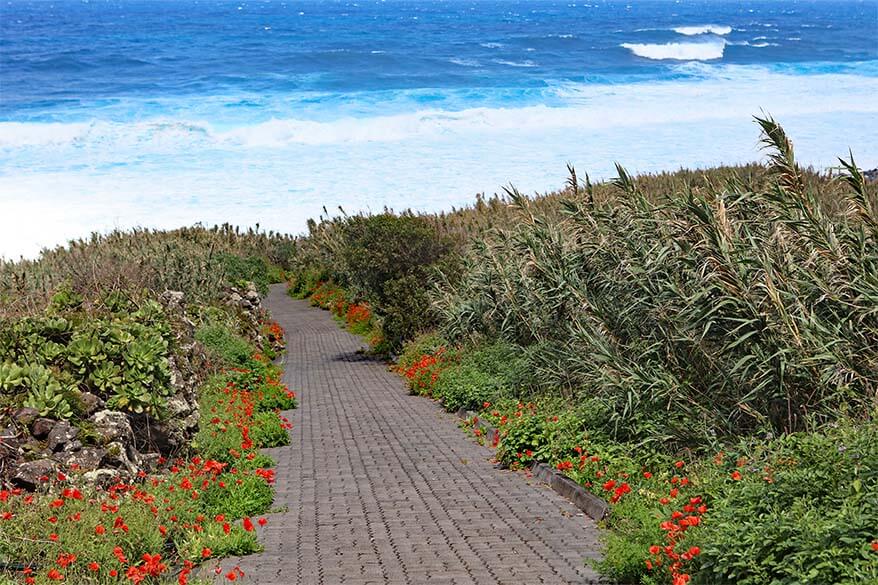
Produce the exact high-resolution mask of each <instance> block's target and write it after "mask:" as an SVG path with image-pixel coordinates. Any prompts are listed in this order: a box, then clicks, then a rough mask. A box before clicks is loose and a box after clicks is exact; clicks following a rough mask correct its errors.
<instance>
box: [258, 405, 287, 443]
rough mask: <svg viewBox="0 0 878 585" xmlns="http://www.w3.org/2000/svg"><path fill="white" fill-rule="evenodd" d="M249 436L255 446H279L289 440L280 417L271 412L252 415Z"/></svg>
mask: <svg viewBox="0 0 878 585" xmlns="http://www.w3.org/2000/svg"><path fill="white" fill-rule="evenodd" d="M250 438H251V439H253V443H254V444H255V445H256V446H257V447H280V446H282V445H288V444H289V442H290V437H289V435H288V434H287V431H286V430H285V429H284V428H283V426H282V424H281V420H280V418H278V416H277V414H275V413H273V412H259V413H256V414H255V415H254V416H253V425H252V426H251V427H250Z"/></svg>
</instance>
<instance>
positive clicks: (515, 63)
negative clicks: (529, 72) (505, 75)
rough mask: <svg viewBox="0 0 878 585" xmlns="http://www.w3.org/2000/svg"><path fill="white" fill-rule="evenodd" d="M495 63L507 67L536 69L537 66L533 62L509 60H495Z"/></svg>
mask: <svg viewBox="0 0 878 585" xmlns="http://www.w3.org/2000/svg"><path fill="white" fill-rule="evenodd" d="M493 62H494V63H496V64H498V65H506V66H507V67H536V66H537V64H536V63H534V62H533V61H531V60H529V59H528V60H527V61H509V60H507V59H493Z"/></svg>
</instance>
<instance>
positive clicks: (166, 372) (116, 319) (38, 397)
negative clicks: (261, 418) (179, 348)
mask: <svg viewBox="0 0 878 585" xmlns="http://www.w3.org/2000/svg"><path fill="white" fill-rule="evenodd" d="M70 298H71V297H70V292H69V290H67V289H62V290H61V291H59V293H58V294H56V296H55V297H54V298H53V301H52V303H51V304H50V305H49V307H47V308H46V309H45V310H44V311H42V312H41V313H40V314H36V315H33V316H28V317H22V318H17V319H8V320H7V321H6V323H5V324H4V326H3V327H2V328H0V363H2V366H0V391H2V392H3V393H4V394H7V395H11V396H16V397H18V399H19V400H21V401H22V404H25V405H27V406H30V407H33V408H36V409H37V410H38V411H40V413H41V416H53V417H55V418H61V419H68V418H71V417H73V416H75V415H76V414H77V413H78V411H79V409H80V401H79V395H80V393H81V392H86V391H87V392H91V393H93V394H95V395H97V396H99V397H101V398H103V399H105V400H106V401H107V404H108V405H109V406H111V407H113V408H116V409H119V410H126V411H130V412H134V413H142V412H148V413H150V414H153V415H161V412H162V408H163V406H164V399H165V398H166V397H167V396H169V395H170V394H171V392H172V388H171V384H170V369H169V358H170V356H171V354H172V352H173V347H172V340H173V329H172V325H171V321H170V320H169V318H168V316H167V315H166V314H165V311H164V309H163V308H162V306H161V305H160V304H159V303H158V302H156V301H155V300H152V299H150V298H148V297H144V298H141V299H139V300H137V301H136V302H135V301H131V300H126V301H125V302H122V301H121V300H120V299H119V298H116V300H115V301H114V302H107V303H104V304H102V305H101V304H98V305H93V306H90V307H88V308H86V307H84V306H83V305H82V302H81V300H76V301H75V302H71V301H70Z"/></svg>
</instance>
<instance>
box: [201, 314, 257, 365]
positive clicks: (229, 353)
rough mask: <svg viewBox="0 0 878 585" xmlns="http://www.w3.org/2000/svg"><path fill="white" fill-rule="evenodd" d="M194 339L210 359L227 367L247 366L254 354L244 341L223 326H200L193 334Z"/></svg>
mask: <svg viewBox="0 0 878 585" xmlns="http://www.w3.org/2000/svg"><path fill="white" fill-rule="evenodd" d="M195 339H197V340H198V341H200V342H201V343H202V344H203V345H204V347H205V348H206V349H207V350H208V352H209V354H210V355H211V357H213V358H214V359H216V360H217V361H218V362H219V363H221V364H225V365H227V366H237V367H241V366H244V365H247V364H248V363H249V362H250V358H251V357H252V355H253V353H254V352H253V348H252V347H251V346H250V343H249V342H248V341H247V340H246V339H244V338H243V337H241V336H240V335H238V334H237V333H235V332H234V331H232V330H231V329H230V328H229V327H228V326H226V325H224V324H219V323H216V324H206V325H202V326H201V327H200V328H199V329H198V330H197V331H196V332H195Z"/></svg>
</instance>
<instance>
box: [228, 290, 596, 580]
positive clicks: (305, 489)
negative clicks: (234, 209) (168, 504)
mask: <svg viewBox="0 0 878 585" xmlns="http://www.w3.org/2000/svg"><path fill="white" fill-rule="evenodd" d="M267 306H268V308H269V309H270V310H271V312H272V316H273V318H274V319H275V320H277V321H278V322H279V323H280V324H281V325H282V326H283V327H284V329H286V332H287V343H288V352H287V356H286V358H285V363H284V367H285V373H284V381H285V382H286V383H287V384H288V385H289V387H290V388H291V389H293V390H296V392H297V394H298V395H299V398H300V406H299V408H298V409H297V410H295V411H292V412H290V413H287V414H288V415H289V417H290V419H291V420H292V422H293V424H294V427H293V429H292V430H291V431H290V432H291V433H292V443H291V445H290V446H288V447H281V448H276V449H269V450H267V452H268V453H269V454H270V455H271V456H272V457H274V458H275V459H276V460H277V469H276V472H277V475H276V478H277V479H276V484H275V485H276V489H277V496H276V500H275V506H276V507H279V508H283V509H284V511H283V512H280V513H277V514H272V515H270V516H268V518H269V522H268V524H267V526H265V527H264V528H261V529H260V540H261V541H262V542H263V543H264V545H265V552H264V553H261V554H257V555H251V556H248V557H244V558H239V559H226V560H225V561H223V563H222V565H223V573H225V572H226V571H228V570H229V568H230V567H232V566H234V565H240V567H241V569H242V570H243V571H244V572H245V574H246V577H245V579H244V582H246V583H260V584H277V585H287V584H289V585H295V584H300V585H318V584H319V585H342V584H358V585H365V584H367V583H374V584H381V583H391V584H394V585H396V584H399V585H403V584H408V585H420V584H427V583H442V584H449V585H450V584H461V585H462V584H472V585H476V584H478V585H489V584H494V583H502V584H516V585H531V584H538V583H549V584H552V585H564V584H567V583H596V582H598V579H597V575H596V573H595V572H594V571H593V570H592V569H590V568H589V567H588V566H587V565H586V564H585V559H586V557H596V556H597V555H598V552H597V551H598V550H599V547H598V544H597V528H596V527H595V525H594V522H593V521H592V520H591V519H590V518H588V517H587V516H584V515H583V514H582V513H580V512H579V510H577V509H576V508H575V507H574V506H573V505H572V504H570V503H569V502H567V501H566V500H564V499H563V498H561V497H560V496H558V495H557V494H555V492H553V491H551V490H550V489H549V488H547V487H545V486H544V485H542V484H540V483H539V482H537V481H535V480H532V479H530V480H529V479H527V478H526V477H525V475H524V474H523V473H520V472H519V473H516V472H510V471H504V470H500V469H497V468H495V466H494V465H493V464H492V463H491V461H490V458H491V451H490V450H489V449H488V448H486V447H482V446H479V445H478V444H476V443H475V442H474V441H473V440H472V439H470V438H468V437H467V436H466V435H464V433H463V432H462V431H461V430H460V429H459V428H458V426H457V419H456V417H454V416H453V415H450V414H446V413H445V412H444V411H443V410H442V409H441V408H440V407H439V406H438V405H436V404H435V403H433V402H432V401H430V400H428V399H425V398H420V397H414V396H409V395H408V394H407V392H406V389H405V386H404V384H403V381H402V379H401V378H399V377H398V376H397V375H395V374H393V373H391V372H389V371H388V370H387V366H386V365H385V364H383V363H380V362H377V361H373V360H369V359H366V358H364V357H362V356H360V355H358V354H357V350H358V349H359V348H360V347H362V345H363V344H362V341H361V340H360V339H359V338H357V337H355V336H353V335H350V334H348V333H346V332H344V331H342V330H340V329H339V328H338V326H337V325H336V324H335V322H333V320H332V318H331V317H330V315H329V314H328V313H327V312H325V311H320V310H318V309H314V308H311V307H309V306H308V304H307V303H306V302H304V301H294V300H292V299H290V298H289V297H287V296H286V295H285V294H284V291H283V288H282V287H279V286H278V287H273V288H272V290H271V293H270V294H269V297H268V300H267ZM221 579H222V574H221V575H220V576H219V577H218V580H221Z"/></svg>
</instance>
